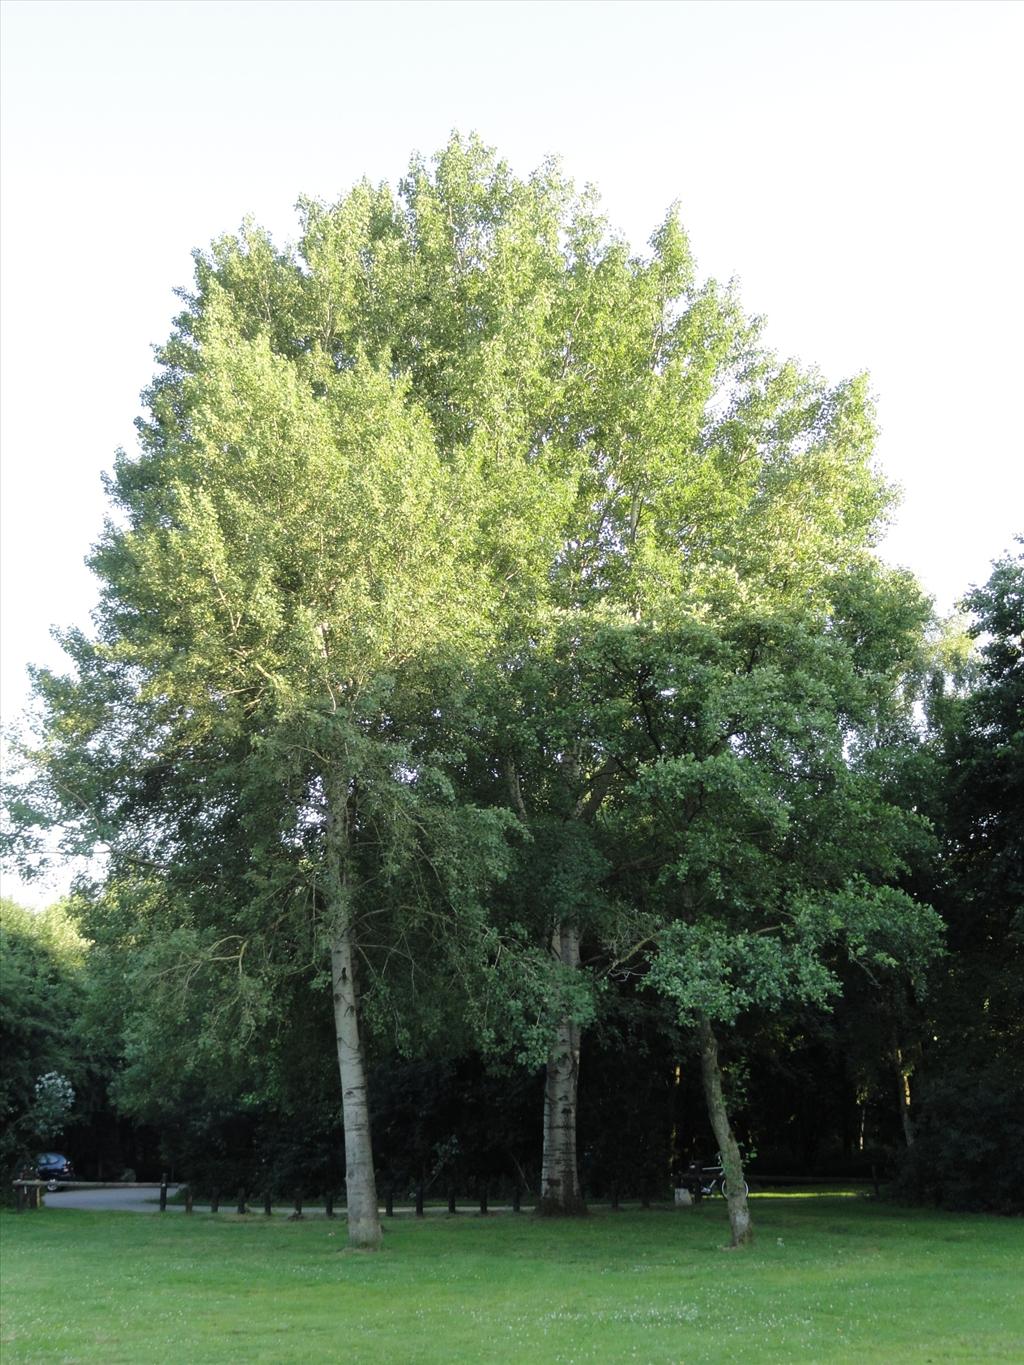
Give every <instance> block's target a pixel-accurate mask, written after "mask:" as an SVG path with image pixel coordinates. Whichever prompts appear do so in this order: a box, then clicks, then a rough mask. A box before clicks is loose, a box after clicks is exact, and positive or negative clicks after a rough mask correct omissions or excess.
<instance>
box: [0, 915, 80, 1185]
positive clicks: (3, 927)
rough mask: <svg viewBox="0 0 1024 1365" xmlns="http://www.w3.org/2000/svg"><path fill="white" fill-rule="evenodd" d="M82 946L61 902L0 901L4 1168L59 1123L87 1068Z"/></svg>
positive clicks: (0, 1140) (0, 1161)
mask: <svg viewBox="0 0 1024 1365" xmlns="http://www.w3.org/2000/svg"><path fill="white" fill-rule="evenodd" d="M85 948H86V945H85V944H84V943H83V941H82V939H81V937H80V936H79V935H78V933H77V932H76V930H75V927H74V924H73V923H72V922H71V920H70V918H69V917H68V915H67V914H66V912H65V910H64V908H63V907H61V906H55V907H52V908H51V909H49V910H46V911H42V912H39V913H33V912H32V911H31V910H25V909H23V908H22V907H21V906H19V905H16V904H15V902H14V901H12V900H9V899H7V898H6V897H5V898H4V899H2V900H0V962H2V963H3V992H2V997H0V1059H2V1061H0V1130H2V1137H0V1167H2V1169H3V1171H4V1172H9V1171H10V1170H11V1169H12V1168H13V1166H14V1165H15V1164H16V1163H17V1162H18V1160H19V1159H21V1158H23V1157H24V1156H25V1155H26V1153H27V1152H28V1151H29V1150H31V1149H32V1148H33V1147H35V1146H37V1145H39V1144H40V1143H45V1142H49V1141H52V1140H53V1138H54V1137H55V1136H56V1135H57V1133H58V1132H60V1131H61V1130H62V1129H63V1127H64V1122H65V1119H66V1117H67V1114H68V1112H69V1110H70V1108H71V1104H73V1102H74V1088H75V1085H76V1084H77V1083H78V1080H79V1077H80V1076H84V1074H85V1070H86V1058H85V1057H84V1056H83V1055H82V1052H81V1049H80V1042H79V1024H80V1020H81V1016H82V1009H83V1002H84V989H83V981H82V969H83V963H84V958H85ZM69 1078H70V1079H69ZM69 1093H70V1100H68V1095H69ZM65 1101H68V1102H65Z"/></svg>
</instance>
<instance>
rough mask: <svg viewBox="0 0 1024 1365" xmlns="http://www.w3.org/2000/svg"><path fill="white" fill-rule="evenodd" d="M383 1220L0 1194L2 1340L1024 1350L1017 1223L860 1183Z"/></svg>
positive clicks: (807, 1354) (319, 1355) (789, 1353)
mask: <svg viewBox="0 0 1024 1365" xmlns="http://www.w3.org/2000/svg"><path fill="white" fill-rule="evenodd" d="M754 1215H755V1220H756V1226H757V1242H756V1244H755V1245H754V1246H753V1247H752V1248H750V1249H748V1250H747V1251H745V1252H739V1253H736V1252H723V1251H722V1250H721V1249H720V1248H721V1244H722V1242H723V1241H724V1240H725V1232H726V1229H725V1224H724V1211H723V1206H722V1204H721V1202H718V1201H716V1202H708V1203H706V1204H705V1205H703V1206H702V1207H700V1208H698V1209H693V1210H681V1211H667V1210H665V1211H662V1210H657V1209H653V1210H649V1211H640V1210H633V1211H628V1212H623V1213H619V1214H613V1213H611V1212H609V1211H600V1212H597V1213H595V1214H594V1215H592V1216H591V1217H590V1218H589V1219H586V1220H585V1221H583V1222H579V1223H557V1222H550V1221H543V1220H538V1219H535V1218H533V1217H531V1216H529V1215H525V1214H524V1215H521V1216H519V1217H513V1216H511V1215H505V1216H496V1217H492V1218H487V1219H484V1218H479V1217H473V1216H465V1215H462V1216H460V1217H458V1218H456V1219H451V1220H449V1219H446V1218H443V1217H438V1216H432V1217H430V1218H427V1219H425V1220H423V1221H417V1220H414V1219H411V1218H409V1219H401V1218H398V1219H394V1220H390V1221H389V1222H388V1223H387V1233H386V1239H385V1241H386V1249H385V1250H384V1251H383V1252H382V1253H380V1254H379V1255H376V1256H374V1255H361V1254H358V1253H352V1252H349V1251H347V1250H346V1249H345V1229H344V1223H343V1222H342V1221H340V1220H339V1221H338V1222H335V1223H329V1222H327V1221H326V1220H325V1219H324V1218H322V1217H310V1218H308V1219H307V1220H305V1221H303V1222H295V1223H289V1222H287V1221H286V1220H285V1219H284V1218H282V1217H276V1218H274V1219H272V1220H265V1219H264V1218H263V1217H262V1216H261V1215H259V1214H254V1215H249V1216H248V1217H246V1218H244V1219H239V1218H238V1217H237V1216H235V1215H231V1214H220V1215H218V1216H217V1217H216V1218H213V1217H211V1216H210V1215H208V1214H195V1215H193V1217H191V1218H187V1217H185V1216H184V1215H183V1214H181V1213H169V1214H166V1215H163V1216H160V1215H142V1214H130V1213H117V1214H115V1213H84V1212H74V1211H70V1210H61V1211H56V1210H44V1211H43V1212H41V1213H27V1214H21V1215H14V1214H11V1213H4V1214H3V1215H2V1221H0V1234H2V1239H3V1240H2V1250H3V1262H2V1264H3V1281H4V1293H3V1317H4V1325H3V1349H2V1354H3V1361H4V1365H13V1362H15V1361H65V1362H73V1361H102V1362H104V1365H116V1363H117V1362H131V1363H132V1365H136V1363H137V1362H146V1361H160V1362H162V1363H163V1365H176V1362H189V1365H192V1362H197V1363H198V1365H205V1362H216V1361H230V1362H235V1361H245V1362H250V1361H273V1362H278V1361H281V1362H284V1361H341V1360H343V1361H346V1362H348V1361H355V1362H364V1361H365V1362H370V1361H386V1362H389V1365H405V1363H406V1362H410V1363H411V1362H427V1361H438V1362H441V1361H443V1362H446V1365H447V1362H456V1361H465V1362H470V1361H471V1362H480V1361H509V1362H529V1361H540V1362H552V1363H554V1362H566V1363H568V1362H572V1361H601V1362H617V1361H640V1362H650V1363H651V1365H653V1363H654V1362H672V1365H684V1363H685V1365H693V1363H695V1362H701V1361H730V1362H733V1361H740V1362H744V1361H756V1362H760V1361H785V1362H790V1361H851V1362H852V1361H858V1362H861V1361H865V1360H868V1361H870V1362H872V1365H894V1363H895V1362H900V1361H926V1362H927V1361H947V1360H958V1361H979V1360H1006V1361H1010V1360H1012V1361H1020V1360H1022V1359H1024V1224H1022V1223H1021V1222H1017V1221H1011V1220H1004V1219H996V1218H986V1217H983V1216H969V1215H967V1216H965V1215H953V1214H941V1213H932V1212H928V1211H924V1212H922V1211H917V1210H907V1209H901V1208H897V1207H893V1206H889V1205H885V1204H877V1203H873V1202H870V1201H867V1200H864V1199H860V1198H854V1197H847V1198H843V1197H840V1196H836V1195H828V1196H823V1197H819V1198H815V1199H811V1198H796V1199H793V1198H787V1197H773V1196H762V1197H760V1198H757V1199H756V1200H755V1202H754Z"/></svg>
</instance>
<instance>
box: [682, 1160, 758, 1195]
mask: <svg viewBox="0 0 1024 1365" xmlns="http://www.w3.org/2000/svg"><path fill="white" fill-rule="evenodd" d="M690 1173H692V1176H693V1178H694V1179H695V1180H699V1181H700V1194H701V1197H702V1198H706V1197H708V1196H710V1195H713V1194H720V1195H721V1196H722V1198H723V1199H728V1197H729V1186H728V1183H727V1181H726V1178H725V1170H724V1168H723V1165H722V1154H721V1152H719V1153H718V1161H717V1163H716V1164H715V1165H714V1166H700V1167H697V1166H696V1163H694V1165H693V1166H691V1167H690V1172H688V1173H687V1174H690ZM749 1193H750V1186H749V1185H748V1184H747V1182H746V1181H745V1180H744V1182H743V1194H744V1197H746V1196H747V1195H748V1194H749Z"/></svg>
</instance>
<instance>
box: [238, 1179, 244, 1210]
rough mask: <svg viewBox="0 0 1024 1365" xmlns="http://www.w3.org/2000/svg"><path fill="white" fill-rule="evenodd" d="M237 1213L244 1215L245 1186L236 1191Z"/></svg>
mask: <svg viewBox="0 0 1024 1365" xmlns="http://www.w3.org/2000/svg"><path fill="white" fill-rule="evenodd" d="M238 1212H239V1213H245V1186H244V1185H243V1186H242V1188H241V1189H240V1190H239V1191H238Z"/></svg>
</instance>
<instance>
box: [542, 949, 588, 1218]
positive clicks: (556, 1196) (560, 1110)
mask: <svg viewBox="0 0 1024 1365" xmlns="http://www.w3.org/2000/svg"><path fill="white" fill-rule="evenodd" d="M551 951H552V953H553V954H554V955H555V957H557V958H558V959H560V961H561V962H562V963H563V964H564V965H565V966H566V967H571V968H573V969H574V970H575V969H577V968H578V967H579V965H580V935H579V930H578V929H577V928H576V927H575V926H574V925H564V924H560V925H559V926H558V928H557V929H556V930H555V932H554V935H553V937H552V941H551ZM579 1074H580V1029H579V1025H578V1024H577V1023H576V1022H575V1021H574V1020H573V1019H572V1018H570V1017H569V1016H568V1015H565V1016H563V1017H562V1018H561V1019H560V1020H559V1021H558V1029H557V1032H556V1035H555V1040H554V1043H553V1045H552V1048H551V1051H550V1053H549V1054H548V1063H547V1075H546V1076H545V1080H544V1156H543V1162H542V1166H541V1204H540V1207H541V1212H543V1213H549V1214H580V1213H584V1212H585V1211H586V1208H585V1205H584V1203H583V1195H582V1191H581V1188H580V1175H579V1163H578V1161H577V1157H576V1125H577V1108H578V1106H577V1096H578V1093H579Z"/></svg>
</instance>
